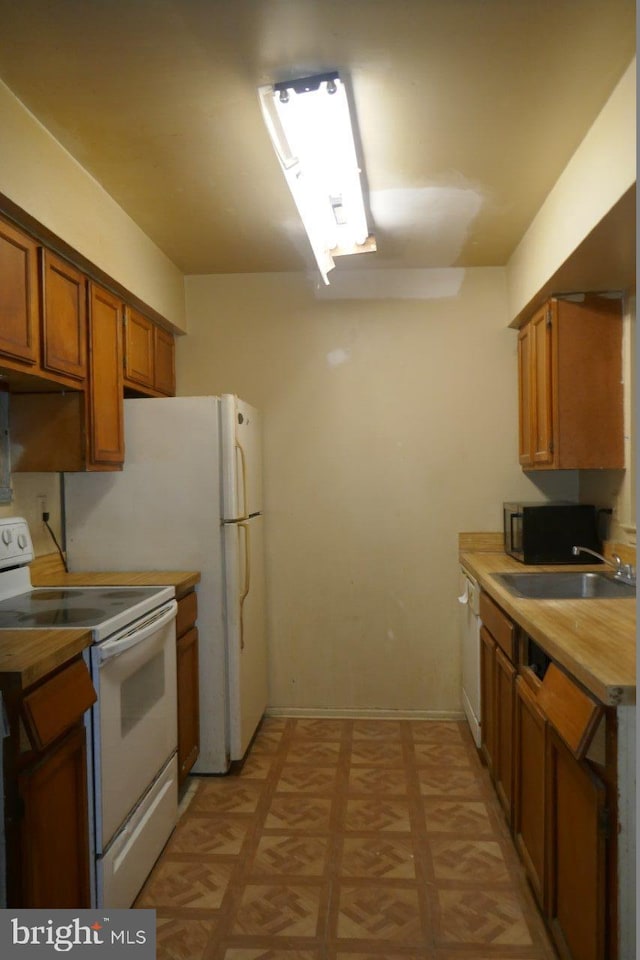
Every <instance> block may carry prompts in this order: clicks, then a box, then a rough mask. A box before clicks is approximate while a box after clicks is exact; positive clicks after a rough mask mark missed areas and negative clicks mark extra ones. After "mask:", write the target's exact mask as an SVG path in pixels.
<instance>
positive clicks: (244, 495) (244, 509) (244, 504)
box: [236, 438, 248, 518]
mask: <svg viewBox="0 0 640 960" xmlns="http://www.w3.org/2000/svg"><path fill="white" fill-rule="evenodd" d="M236 450H239V451H240V465H241V467H242V514H241V517H242V518H246V517H247V516H248V509H247V459H246V457H245V453H244V449H243V446H242V444H241V443H240V441H239V440H238V439H237V438H236Z"/></svg>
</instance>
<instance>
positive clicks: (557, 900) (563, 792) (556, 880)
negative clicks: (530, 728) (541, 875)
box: [546, 727, 606, 960]
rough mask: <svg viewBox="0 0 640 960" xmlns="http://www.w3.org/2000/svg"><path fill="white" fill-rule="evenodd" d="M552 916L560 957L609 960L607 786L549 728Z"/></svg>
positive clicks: (548, 800)
mask: <svg viewBox="0 0 640 960" xmlns="http://www.w3.org/2000/svg"><path fill="white" fill-rule="evenodd" d="M546 807H547V823H546V831H547V883H548V890H549V896H548V908H547V913H548V917H549V923H550V927H551V932H552V934H553V937H554V940H555V942H556V946H557V947H558V951H559V953H560V956H561V957H563V958H567V960H604V956H605V944H604V929H605V866H606V864H605V856H606V848H605V835H604V831H603V824H604V810H605V787H604V784H603V783H602V782H601V781H600V780H598V778H597V777H596V776H595V775H594V774H593V772H592V771H591V769H590V768H589V767H588V766H587V764H585V763H584V762H580V761H578V760H576V759H575V758H574V757H573V755H572V754H571V752H570V751H569V750H568V749H567V747H566V746H565V745H564V743H563V742H562V740H561V739H560V737H559V736H558V735H557V734H556V733H555V731H554V730H553V729H552V728H551V727H550V728H549V733H548V737H547V787H546Z"/></svg>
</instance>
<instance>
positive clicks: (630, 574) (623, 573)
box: [571, 547, 636, 586]
mask: <svg viewBox="0 0 640 960" xmlns="http://www.w3.org/2000/svg"><path fill="white" fill-rule="evenodd" d="M571 552H572V554H573V555H574V557H577V556H578V554H580V553H590V554H591V556H592V557H597V558H598V560H602V562H603V563H606V564H607V566H609V567H611V568H612V569H613V570H615V577H616V580H622V582H623V583H629V584H631V585H632V586H635V584H636V571H635V567H634V566H633V565H632V564H631V563H623V562H622V560H621V559H620V557H619V556H618V554H617V553H612V554H611V559H609V557H604V556H603V555H602V554H601V553H598V552H597V551H596V550H590V549H589V547H572V548H571Z"/></svg>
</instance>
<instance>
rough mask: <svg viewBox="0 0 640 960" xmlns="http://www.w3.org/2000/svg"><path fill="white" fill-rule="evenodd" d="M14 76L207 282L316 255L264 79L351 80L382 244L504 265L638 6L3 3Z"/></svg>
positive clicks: (624, 50) (401, 257) (573, 142)
mask: <svg viewBox="0 0 640 960" xmlns="http://www.w3.org/2000/svg"><path fill="white" fill-rule="evenodd" d="M0 17H1V20H0V22H1V23H2V31H1V32H0V77H1V78H2V80H3V81H4V82H5V83H6V84H7V85H8V87H9V88H10V89H11V90H12V91H13V92H14V93H15V95H16V96H17V97H18V98H19V99H20V100H21V101H22V102H23V103H24V104H25V105H26V106H27V107H28V109H29V110H31V112H32V113H33V114H34V115H35V116H36V117H37V118H38V119H39V120H40V121H41V122H42V123H43V124H44V126H45V127H47V128H48V129H49V130H50V131H51V133H52V134H53V135H54V136H55V137H56V138H57V139H58V140H59V141H60V143H62V144H63V145H64V146H65V147H66V148H67V150H68V151H69V152H70V153H71V154H72V155H73V156H74V157H76V158H77V160H78V161H79V162H80V163H81V164H82V166H83V167H84V168H85V169H86V170H88V171H89V172H90V173H91V174H92V175H93V176H94V177H95V178H96V179H97V180H98V181H99V182H100V183H101V184H102V185H103V186H104V188H105V189H106V190H107V191H108V192H109V193H110V194H111V195H112V196H113V197H114V199H115V200H116V201H117V202H118V203H119V204H120V206H122V207H123V208H124V209H125V210H126V211H127V213H128V214H129V215H130V216H131V217H132V218H133V219H134V220H135V221H136V222H137V223H138V224H139V225H140V226H141V227H142V229H143V230H144V231H145V232H146V233H147V234H148V235H149V236H150V237H151V238H152V239H153V240H154V241H155V242H156V243H157V244H158V246H159V247H160V248H161V249H162V250H163V251H164V252H165V253H166V254H167V255H168V256H169V257H170V258H171V260H173V261H174V263H175V264H176V265H177V266H179V267H180V268H181V270H182V271H184V272H185V273H188V274H192V273H236V272H264V271H267V272H269V271H288V270H303V269H306V268H308V267H310V266H312V265H313V258H312V256H311V252H310V249H309V247H308V243H307V241H306V239H305V236H304V233H303V232H302V228H301V226H300V224H299V222H298V219H297V214H296V211H295V207H294V204H293V200H292V199H291V197H290V194H289V192H288V189H287V187H286V184H285V182H284V179H283V177H282V174H281V172H280V169H279V166H278V163H277V161H276V158H275V155H274V154H273V151H272V148H271V145H270V141H269V138H268V135H267V132H266V130H265V128H264V125H263V122H262V118H261V114H260V108H259V104H258V98H257V93H256V88H257V87H258V86H259V85H260V84H263V83H268V82H271V81H275V80H281V79H288V78H291V77H294V76H306V75H309V74H311V73H318V72H322V71H325V70H329V69H338V70H340V71H341V74H342V75H343V77H345V79H346V80H347V82H348V84H349V85H350V88H351V92H352V97H353V101H354V103H355V108H356V113H357V124H358V132H359V137H360V141H361V145H362V154H363V161H364V163H363V167H364V175H365V183H366V185H367V186H368V190H369V207H370V214H371V216H370V227H371V228H372V231H373V232H374V233H375V236H376V239H377V245H378V252H377V253H372V254H363V255H360V256H357V257H351V258H341V260H340V261H339V262H338V267H337V269H339V270H342V269H349V267H350V266H357V267H358V268H365V267H385V268H406V267H447V266H487V265H492V266H494V265H501V264H504V263H505V262H506V261H507V259H508V258H509V255H510V253H511V252H512V250H513V249H514V247H515V246H516V244H517V243H518V241H519V240H520V238H521V237H522V235H523V233H524V231H525V230H526V228H527V226H528V225H529V223H530V222H531V220H532V218H533V216H534V215H535V213H536V211H537V209H538V208H539V207H540V205H541V203H542V201H543V200H544V198H545V196H546V195H547V193H548V192H549V190H550V188H551V187H552V186H553V184H554V182H555V181H556V179H557V177H558V176H559V174H560V173H561V171H562V170H563V168H564V167H565V166H566V164H567V161H568V160H569V158H570V157H571V155H572V153H573V152H574V150H575V149H576V147H577V146H578V144H579V143H580V141H581V140H582V138H583V137H584V135H585V133H586V132H587V130H588V128H589V126H590V125H591V123H592V121H593V119H594V117H595V116H596V114H597V113H598V112H599V111H600V109H601V108H602V106H603V105H604V103H605V101H606V100H607V98H608V96H609V94H610V93H611V91H612V89H613V88H614V86H615V84H616V83H617V81H618V80H619V78H620V77H621V75H622V73H623V72H624V70H625V69H626V67H627V66H628V64H629V62H630V61H631V59H632V57H633V55H634V51H635V0H606V2H603V0H579V2H578V0H517V2H514V0H60V2H56V3H53V2H51V0H21V2H20V3H17V2H16V0H0Z"/></svg>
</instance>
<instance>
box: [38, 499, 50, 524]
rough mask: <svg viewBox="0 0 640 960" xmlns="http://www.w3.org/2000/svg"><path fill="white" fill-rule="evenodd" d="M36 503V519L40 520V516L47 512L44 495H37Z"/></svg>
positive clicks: (46, 502)
mask: <svg viewBox="0 0 640 960" xmlns="http://www.w3.org/2000/svg"><path fill="white" fill-rule="evenodd" d="M36 499H37V501H38V519H39V520H42V514H43V513H48V512H49V502H48V497H47V495H46V493H39V494H38V496H37V498H36Z"/></svg>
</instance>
